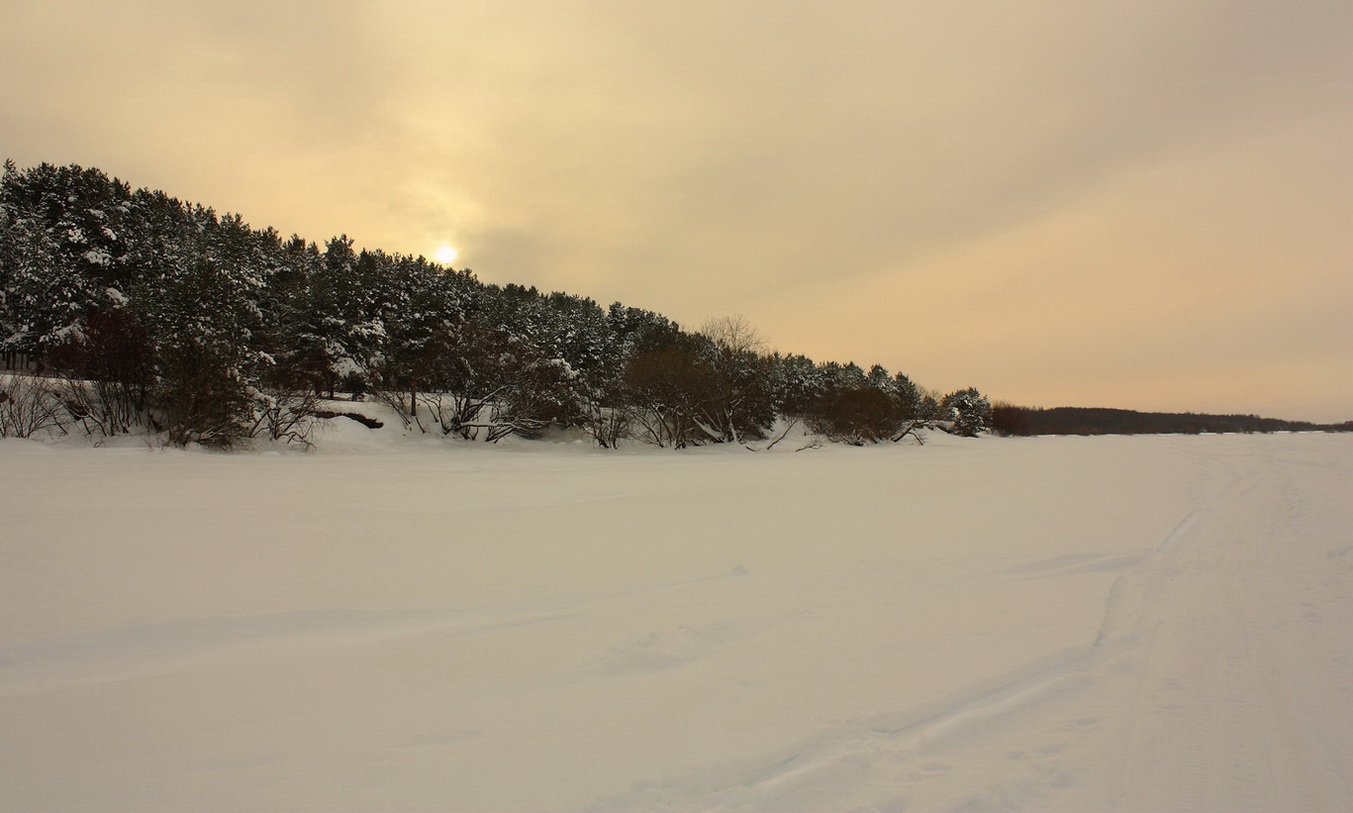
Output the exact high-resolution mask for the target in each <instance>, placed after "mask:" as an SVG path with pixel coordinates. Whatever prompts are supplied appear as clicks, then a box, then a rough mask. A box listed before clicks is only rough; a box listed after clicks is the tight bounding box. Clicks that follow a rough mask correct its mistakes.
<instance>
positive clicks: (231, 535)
mask: <svg viewBox="0 0 1353 813" xmlns="http://www.w3.org/2000/svg"><path fill="white" fill-rule="evenodd" d="M339 424H340V425H335V426H334V427H333V428H332V430H331V431H330V433H329V434H328V436H327V437H325V438H324V439H323V441H322V445H321V449H320V450H319V451H318V452H316V453H313V454H299V453H290V452H288V453H249V454H238V455H221V454H210V453H203V452H180V451H151V450H147V449H146V448H144V447H142V448H135V447H124V448H103V449H92V448H74V447H58V446H50V445H42V444H38V443H33V442H28V441H5V442H3V443H0V484H2V487H0V809H3V810H22V811H46V810H60V811H72V810H103V811H115V810H137V811H155V810H163V811H182V810H296V811H342V810H362V811H365V810H392V811H405V810H409V811H412V810H426V811H432V810H441V811H636V810H653V811H657V810H674V811H686V810H730V811H737V810H757V811H847V810H857V811H879V813H882V812H883V811H902V810H909V811H931V810H954V809H965V810H978V809H994V810H1005V809H1029V810H1065V811H1099V810H1116V811H1162V810H1226V811H1278V810H1282V811H1304V810H1318V811H1340V810H1350V809H1353V593H1351V591H1353V499H1351V498H1353V436H1347V435H1274V436H1224V437H1218V436H1202V437H1136V438H1121V437H1108V438H1033V439H995V438H981V439H976V440H963V439H958V438H950V437H947V436H933V438H932V442H930V443H928V444H927V445H925V446H922V447H917V446H914V445H907V446H903V445H892V444H888V445H885V446H880V447H874V448H866V449H853V448H842V447H830V448H822V449H814V450H807V451H803V452H799V453H796V452H795V451H794V447H793V446H790V445H789V444H788V443H786V444H782V445H781V446H779V447H776V449H774V450H772V451H771V452H767V453H761V454H752V453H749V452H747V451H745V450H741V449H728V448H712V449H698V450H692V451H686V452H661V451H655V450H644V449H637V448H631V449H628V450H625V449H622V450H621V451H620V452H619V453H616V452H609V453H608V452H604V451H600V450H594V449H590V448H588V447H587V446H585V445H583V444H541V443H537V444H524V443H523V444H519V445H517V446H515V447H509V448H483V447H482V446H476V445H473V444H449V445H448V444H444V443H441V442H418V441H416V440H415V439H399V438H397V437H396V436H397V432H394V431H392V430H389V429H385V430H380V431H379V432H372V431H371V430H367V429H365V428H363V427H361V426H359V425H358V424H356V423H353V422H350V421H340V422H339Z"/></svg>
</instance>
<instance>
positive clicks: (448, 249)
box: [432, 243, 460, 265]
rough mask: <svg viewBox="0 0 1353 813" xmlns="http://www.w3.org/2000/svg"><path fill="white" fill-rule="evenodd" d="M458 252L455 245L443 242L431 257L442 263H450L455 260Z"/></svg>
mask: <svg viewBox="0 0 1353 813" xmlns="http://www.w3.org/2000/svg"><path fill="white" fill-rule="evenodd" d="M459 254H460V252H459V251H456V247H455V246H449V245H446V244H445V243H443V244H442V247H441V248H439V249H437V252H436V253H435V254H433V255H432V258H433V259H434V260H436V261H437V262H439V263H441V264H442V265H450V264H451V263H453V262H455V261H456V257H457V256H458V255H459Z"/></svg>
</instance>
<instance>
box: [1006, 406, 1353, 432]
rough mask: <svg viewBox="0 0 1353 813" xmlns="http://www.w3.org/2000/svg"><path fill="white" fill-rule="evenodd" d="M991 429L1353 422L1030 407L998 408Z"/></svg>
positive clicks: (1329, 428)
mask: <svg viewBox="0 0 1353 813" xmlns="http://www.w3.org/2000/svg"><path fill="white" fill-rule="evenodd" d="M991 412H992V415H991V421H992V428H993V429H995V430H996V431H997V432H1000V433H1002V434H1006V435H1197V434H1202V433H1205V432H1207V433H1248V432H1316V431H1324V432H1349V431H1353V421H1349V422H1345V423H1341V424H1315V423H1308V422H1305V421H1284V420H1279V419H1277V418H1260V417H1258V416H1255V415H1199V414H1195V413H1192V412H1134V411H1133V410H1130V409H1099V408H1084V407H1056V408H1054V409H1038V408H1032V407H1020V406H1012V405H1009V404H997V405H995V406H994V407H992V411H991Z"/></svg>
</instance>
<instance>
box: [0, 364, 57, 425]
mask: <svg viewBox="0 0 1353 813" xmlns="http://www.w3.org/2000/svg"><path fill="white" fill-rule="evenodd" d="M66 415H67V410H66V407H65V405H64V404H63V403H62V401H61V399H60V397H58V393H57V392H56V391H55V390H54V389H53V387H52V385H51V383H50V382H49V381H48V380H47V379H44V378H40V377H38V376H35V375H23V374H13V375H4V376H0V438H31V437H33V436H34V435H39V434H42V433H44V432H48V431H59V432H61V433H62V434H65V432H66Z"/></svg>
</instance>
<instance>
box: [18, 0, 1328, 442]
mask: <svg viewBox="0 0 1353 813" xmlns="http://www.w3.org/2000/svg"><path fill="white" fill-rule="evenodd" d="M0 20H3V23H2V24H0V75H2V76H4V77H5V79H4V81H3V82H0V158H3V157H9V158H13V159H14V160H15V161H16V162H18V164H19V165H20V166H21V167H26V166H32V165H35V164H37V163H41V162H44V161H45V162H49V163H55V164H67V163H78V164H81V165H84V166H95V167H99V168H100V169H103V170H105V171H106V172H108V173H109V174H112V175H116V176H118V177H120V178H122V179H123V180H125V181H127V182H129V183H130V184H132V185H133V186H148V187H152V188H159V189H163V190H164V191H166V192H168V193H170V194H171V195H174V196H176V197H179V198H183V199H187V200H192V201H196V202H201V203H204V204H207V205H210V206H214V207H215V208H216V209H218V210H219V211H235V212H239V213H240V214H242V215H243V216H244V217H245V219H246V220H247V221H249V222H250V223H252V224H253V225H254V226H256V227H260V228H261V227H264V226H273V227H275V228H277V229H278V230H279V231H281V232H282V233H284V234H290V233H293V232H295V233H298V234H300V235H302V236H303V237H306V238H307V239H311V240H314V241H317V242H323V241H324V240H325V239H327V238H328V237H330V236H333V235H336V234H339V233H347V234H348V235H350V236H352V237H353V238H354V239H355V240H356V241H357V243H358V244H359V245H363V246H367V247H372V248H375V247H379V248H383V249H385V250H387V251H391V252H401V253H410V254H424V255H427V256H429V257H431V256H433V255H434V253H435V252H437V250H438V249H439V248H441V247H442V246H444V245H452V246H455V247H456V249H457V250H458V251H459V259H458V260H457V261H456V265H457V266H458V267H470V268H473V269H474V270H475V272H476V273H477V274H478V276H479V277H480V278H481V279H484V280H486V281H490V282H518V283H522V284H526V285H536V286H539V287H541V288H543V289H548V290H565V291H568V292H570V293H577V294H583V295H586V296H591V297H593V298H595V299H597V300H598V301H599V302H601V303H602V304H603V305H606V304H608V303H609V302H611V301H613V300H616V299H619V300H622V301H624V302H625V303H626V304H630V305H635V306H639V307H645V308H650V309H653V310H657V311H660V312H662V313H665V314H667V315H669V316H671V317H672V318H674V319H676V320H678V321H680V322H682V323H683V324H685V325H688V326H690V327H698V326H699V324H700V323H701V322H703V321H704V320H705V319H706V318H709V317H712V316H723V315H730V314H741V315H743V316H745V317H746V318H747V319H748V320H749V321H751V322H752V323H753V324H754V325H756V326H757V327H758V328H760V330H761V331H762V332H763V333H764V334H766V336H767V337H768V339H769V340H770V342H771V343H772V344H773V345H774V346H775V347H777V348H779V349H781V350H783V351H789V352H802V353H806V354H808V355H810V356H812V357H814V358H816V359H818V360H819V361H825V360H828V359H834V360H838V361H847V360H854V361H856V362H858V363H860V364H862V365H865V366H868V365H869V364H871V363H875V362H877V363H882V364H884V365H885V366H887V367H889V368H890V369H892V370H895V371H896V370H901V371H903V372H906V373H908V374H909V375H911V376H912V378H913V379H915V380H917V381H918V382H919V383H921V384H923V385H925V386H929V387H933V388H936V389H940V390H945V391H948V390H953V389H957V388H959V387H964V386H969V385H973V386H976V387H978V388H979V389H981V390H982V391H983V392H986V393H988V394H990V395H991V396H992V397H993V398H995V399H1000V400H1007V401H1012V402H1016V403H1021V404H1029V405H1038V406H1061V405H1070V406H1116V407H1125V408H1134V409H1149V410H1168V411H1185V410H1191V411H1200V412H1245V413H1248V412H1256V413H1259V414H1265V415H1272V416H1278V417H1287V418H1294V419H1305V420H1317V421H1333V420H1347V419H1350V418H1353V146H1350V145H1353V2H1349V0H1287V1H1286V2H1281V3H1279V2H1274V0H1231V1H1229V2H1213V0H1188V2H1180V1H1179V0H1046V1H1045V2H1037V1H1035V0H1009V1H1008V2H997V1H996V0H992V1H991V2H980V1H979V0H972V1H971V2H955V0H891V1H889V2H885V0H871V1H869V2H864V1H862V0H832V2H827V0H821V1H820V2H802V1H800V0H774V2H769V1H767V0H743V1H741V2H738V1H735V0H704V1H702V0H682V2H674V1H673V0H663V1H662V2H647V0H590V1H586V0H530V1H529V2H527V1H524V0H437V1H436V2H433V1H432V0H381V2H374V0H373V2H355V1H354V0H323V2H321V1H320V0H302V1H300V2H286V1H285V0H268V1H267V2H262V1H260V0H236V2H233V3H232V2H223V3H204V2H193V1H192V0H122V2H118V3H108V2H103V1H102V0H43V1H42V2H33V0H0Z"/></svg>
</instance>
